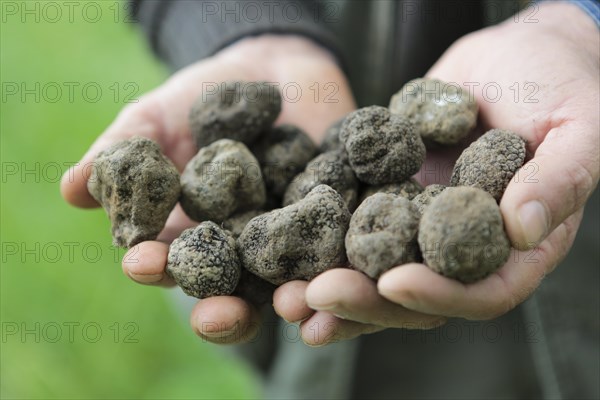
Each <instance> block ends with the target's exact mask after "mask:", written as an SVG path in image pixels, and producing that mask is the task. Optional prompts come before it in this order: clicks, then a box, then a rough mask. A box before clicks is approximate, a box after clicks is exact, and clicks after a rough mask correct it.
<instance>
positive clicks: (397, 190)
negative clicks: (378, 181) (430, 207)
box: [359, 178, 423, 204]
mask: <svg viewBox="0 0 600 400" xmlns="http://www.w3.org/2000/svg"><path fill="white" fill-rule="evenodd" d="M422 191H423V186H421V184H420V183H419V182H417V181H416V180H415V179H414V178H410V179H408V180H406V181H404V182H402V183H386V184H385V185H375V186H370V185H368V186H366V187H364V188H363V190H362V193H361V195H360V200H359V204H360V203H362V202H363V201H365V199H366V198H367V197H369V196H373V195H374V194H375V193H389V194H395V195H398V196H402V197H404V198H405V199H408V200H412V199H413V198H414V197H415V196H416V195H418V194H419V193H421V192H422Z"/></svg>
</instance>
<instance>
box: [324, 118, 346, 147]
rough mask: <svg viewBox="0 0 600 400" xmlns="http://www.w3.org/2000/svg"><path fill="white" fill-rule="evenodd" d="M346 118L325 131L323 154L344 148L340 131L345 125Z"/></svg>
mask: <svg viewBox="0 0 600 400" xmlns="http://www.w3.org/2000/svg"><path fill="white" fill-rule="evenodd" d="M344 119H345V117H344V118H341V119H339V120H338V121H337V122H335V123H334V124H333V125H331V126H330V127H329V128H327V130H326V131H325V137H324V138H323V141H322V142H321V153H327V152H328V151H332V150H338V149H340V148H343V147H344V145H343V144H342V142H340V129H341V127H342V124H343V123H344Z"/></svg>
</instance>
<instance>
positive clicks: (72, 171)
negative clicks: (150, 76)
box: [60, 98, 162, 208]
mask: <svg viewBox="0 0 600 400" xmlns="http://www.w3.org/2000/svg"><path fill="white" fill-rule="evenodd" d="M161 118H162V114H161V107H160V106H159V104H158V103H156V102H154V101H153V100H151V99H150V98H144V99H140V101H139V103H136V104H134V105H131V106H128V107H126V108H125V109H123V111H122V112H121V113H120V114H119V116H118V117H117V118H116V119H115V121H114V122H113V123H112V124H111V125H110V126H109V127H108V128H107V129H106V131H105V132H104V133H103V134H102V135H101V136H100V137H98V139H96V141H95V142H94V144H92V146H91V147H90V149H89V150H88V151H87V152H86V153H85V154H84V156H83V157H82V158H81V160H80V161H79V162H78V163H77V164H75V165H74V166H72V167H71V168H69V170H68V171H67V172H65V174H64V175H63V177H62V180H61V183H60V191H61V194H62V196H63V198H64V199H65V200H66V201H67V202H68V203H70V204H72V205H74V206H77V207H82V208H93V207H98V202H96V200H94V198H93V197H92V196H91V195H90V194H89V192H88V190H87V181H88V179H89V177H90V174H91V172H92V165H93V161H94V159H95V157H96V155H97V154H98V153H99V152H100V151H102V150H104V149H106V148H107V147H109V146H111V145H112V144H114V143H116V142H118V141H121V140H124V139H127V138H130V137H133V136H144V137H147V138H150V139H153V140H155V141H157V140H158V138H159V133H160V131H161V128H160V127H161ZM159 144H160V143H159Z"/></svg>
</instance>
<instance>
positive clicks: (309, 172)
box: [283, 149, 358, 210]
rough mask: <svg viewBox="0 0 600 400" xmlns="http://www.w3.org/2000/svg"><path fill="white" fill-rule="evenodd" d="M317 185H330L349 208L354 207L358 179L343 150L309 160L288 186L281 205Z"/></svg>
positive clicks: (286, 204)
mask: <svg viewBox="0 0 600 400" xmlns="http://www.w3.org/2000/svg"><path fill="white" fill-rule="evenodd" d="M318 185H327V186H330V187H331V188H332V189H334V190H336V191H337V192H338V193H339V194H340V195H341V196H342V198H343V199H344V201H345V202H346V205H347V206H348V208H349V209H350V210H354V208H356V202H357V198H358V180H356V176H355V175H354V172H352V168H350V165H348V157H347V155H346V153H345V152H344V151H343V150H341V149H339V150H333V151H330V152H327V153H323V154H320V155H318V156H317V157H315V158H314V159H313V160H312V161H311V162H309V163H308V164H307V165H306V168H305V169H304V171H303V172H302V173H300V174H298V175H297V176H296V177H295V178H294V180H292V182H291V183H290V185H289V186H288V188H287V190H286V192H285V196H284V197H283V205H284V206H288V205H290V204H293V203H295V202H297V201H298V200H301V199H303V198H304V196H306V195H307V194H308V192H310V191H311V190H312V189H314V188H315V187H317V186H318Z"/></svg>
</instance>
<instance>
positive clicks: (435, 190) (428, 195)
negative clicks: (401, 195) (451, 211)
mask: <svg viewBox="0 0 600 400" xmlns="http://www.w3.org/2000/svg"><path fill="white" fill-rule="evenodd" d="M445 189H446V186H444V185H438V184H433V185H429V186H427V187H425V189H424V190H423V191H422V192H421V193H419V194H418V195H416V196H415V197H414V199H412V202H413V204H414V205H415V206H417V209H418V210H419V214H423V212H424V211H425V209H426V208H427V207H428V206H429V204H430V203H431V200H433V198H434V197H436V196H437V195H438V194H440V193H442V192H443V191H444V190H445Z"/></svg>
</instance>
